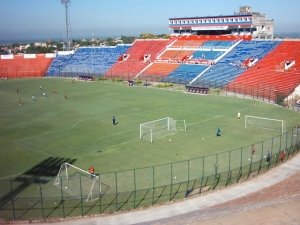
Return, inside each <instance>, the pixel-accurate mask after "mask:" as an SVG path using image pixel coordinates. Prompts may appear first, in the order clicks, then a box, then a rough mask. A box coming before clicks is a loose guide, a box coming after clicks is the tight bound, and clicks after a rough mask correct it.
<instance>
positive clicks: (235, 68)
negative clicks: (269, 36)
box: [193, 41, 279, 88]
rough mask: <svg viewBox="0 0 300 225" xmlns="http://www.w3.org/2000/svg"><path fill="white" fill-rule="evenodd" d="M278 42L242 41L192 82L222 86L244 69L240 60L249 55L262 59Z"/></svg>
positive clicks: (242, 60) (216, 86)
mask: <svg viewBox="0 0 300 225" xmlns="http://www.w3.org/2000/svg"><path fill="white" fill-rule="evenodd" d="M278 44H279V42H277V41H242V42H241V43H239V44H238V45H237V46H236V47H235V48H233V49H232V50H231V51H230V52H229V53H227V54H226V55H224V57H223V58H222V59H221V60H220V61H218V62H217V63H216V65H214V66H212V67H211V68H210V69H209V70H208V71H206V72H205V73H204V74H203V75H202V76H201V77H199V78H198V79H197V80H195V81H194V82H193V84H201V85H202V86H211V87H214V88H223V87H224V86H225V85H226V84H228V83H230V82H232V81H233V80H234V79H235V78H236V77H238V76H239V75H240V74H242V73H243V72H244V71H245V70H246V69H245V68H243V67H242V66H241V65H242V62H244V61H245V60H246V59H247V58H249V57H253V58H258V59H262V58H263V57H264V56H265V55H266V54H268V53H269V52H270V51H272V50H273V49H274V48H275V47H276V46H277V45H278Z"/></svg>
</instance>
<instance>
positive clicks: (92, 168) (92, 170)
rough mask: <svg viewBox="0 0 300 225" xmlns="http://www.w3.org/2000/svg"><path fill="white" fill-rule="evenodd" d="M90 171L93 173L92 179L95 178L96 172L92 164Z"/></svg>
mask: <svg viewBox="0 0 300 225" xmlns="http://www.w3.org/2000/svg"><path fill="white" fill-rule="evenodd" d="M89 172H90V174H91V179H93V177H94V173H95V169H94V167H92V166H91V167H90V168H89Z"/></svg>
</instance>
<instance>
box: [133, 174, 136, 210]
mask: <svg viewBox="0 0 300 225" xmlns="http://www.w3.org/2000/svg"><path fill="white" fill-rule="evenodd" d="M133 180H134V199H133V209H135V208H136V206H135V199H136V176H135V169H133Z"/></svg>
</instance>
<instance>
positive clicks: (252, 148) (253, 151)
mask: <svg viewBox="0 0 300 225" xmlns="http://www.w3.org/2000/svg"><path fill="white" fill-rule="evenodd" d="M251 152H252V155H253V156H255V152H256V149H255V146H254V145H252V147H251Z"/></svg>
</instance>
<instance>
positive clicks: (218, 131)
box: [216, 128, 221, 137]
mask: <svg viewBox="0 0 300 225" xmlns="http://www.w3.org/2000/svg"><path fill="white" fill-rule="evenodd" d="M216 135H217V137H221V130H220V128H218V129H217V131H216Z"/></svg>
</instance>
